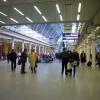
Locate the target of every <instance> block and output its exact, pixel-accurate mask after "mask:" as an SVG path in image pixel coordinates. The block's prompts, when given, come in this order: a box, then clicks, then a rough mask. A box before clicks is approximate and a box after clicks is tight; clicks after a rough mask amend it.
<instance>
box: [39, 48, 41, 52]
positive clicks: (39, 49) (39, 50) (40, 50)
mask: <svg viewBox="0 0 100 100" xmlns="http://www.w3.org/2000/svg"><path fill="white" fill-rule="evenodd" d="M40 53H41V46H39V54H40Z"/></svg>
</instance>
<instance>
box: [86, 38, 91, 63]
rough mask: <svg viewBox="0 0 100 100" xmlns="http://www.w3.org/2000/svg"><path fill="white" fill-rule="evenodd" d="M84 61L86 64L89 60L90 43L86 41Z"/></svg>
mask: <svg viewBox="0 0 100 100" xmlns="http://www.w3.org/2000/svg"><path fill="white" fill-rule="evenodd" d="M86 60H87V62H88V61H89V60H90V41H89V39H87V45H86Z"/></svg>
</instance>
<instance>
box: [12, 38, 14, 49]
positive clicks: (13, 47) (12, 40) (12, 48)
mask: <svg viewBox="0 0 100 100" xmlns="http://www.w3.org/2000/svg"><path fill="white" fill-rule="evenodd" d="M12 49H14V39H12Z"/></svg>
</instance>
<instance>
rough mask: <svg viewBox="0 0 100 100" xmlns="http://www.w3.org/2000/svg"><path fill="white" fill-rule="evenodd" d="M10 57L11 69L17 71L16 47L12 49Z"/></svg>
mask: <svg viewBox="0 0 100 100" xmlns="http://www.w3.org/2000/svg"><path fill="white" fill-rule="evenodd" d="M9 59H10V61H11V70H12V71H15V69H16V59H17V54H16V52H15V51H14V49H12V51H11V53H10V54H9Z"/></svg>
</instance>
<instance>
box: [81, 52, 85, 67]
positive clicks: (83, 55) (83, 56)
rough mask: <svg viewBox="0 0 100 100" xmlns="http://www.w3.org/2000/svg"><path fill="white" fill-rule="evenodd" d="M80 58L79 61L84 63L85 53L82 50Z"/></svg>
mask: <svg viewBox="0 0 100 100" xmlns="http://www.w3.org/2000/svg"><path fill="white" fill-rule="evenodd" d="M80 59H81V63H82V64H83V65H85V62H86V54H85V52H84V51H83V52H82V53H81V55H80Z"/></svg>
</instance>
